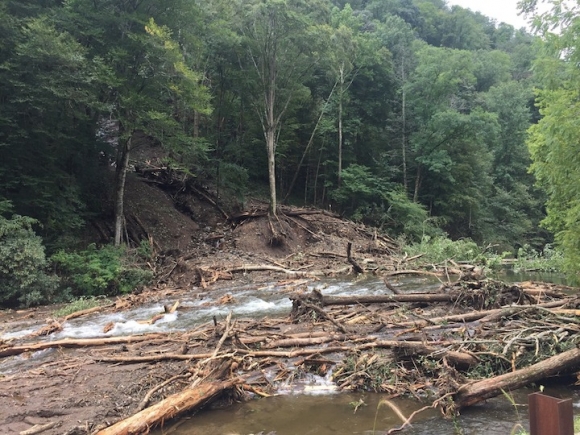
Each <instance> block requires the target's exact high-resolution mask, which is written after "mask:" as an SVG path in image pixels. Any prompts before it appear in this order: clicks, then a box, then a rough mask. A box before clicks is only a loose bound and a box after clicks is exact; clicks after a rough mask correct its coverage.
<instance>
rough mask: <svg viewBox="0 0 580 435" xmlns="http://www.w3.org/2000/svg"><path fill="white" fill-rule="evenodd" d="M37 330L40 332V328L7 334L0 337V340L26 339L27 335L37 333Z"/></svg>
mask: <svg viewBox="0 0 580 435" xmlns="http://www.w3.org/2000/svg"><path fill="white" fill-rule="evenodd" d="M37 330H38V328H27V329H21V330H20V331H12V332H5V333H3V334H2V335H0V339H2V340H10V339H13V338H22V337H26V336H27V335H30V334H32V333H33V332H35V331H37Z"/></svg>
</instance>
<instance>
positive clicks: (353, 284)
mask: <svg viewBox="0 0 580 435" xmlns="http://www.w3.org/2000/svg"><path fill="white" fill-rule="evenodd" d="M501 278H504V279H505V280H508V281H520V280H524V279H526V280H529V279H535V280H539V279H538V278H541V280H544V281H552V282H553V281H557V282H561V277H560V276H557V275H550V276H546V275H541V276H540V275H533V274H532V275H530V274H527V275H517V276H514V275H509V276H505V275H503V276H502V277H501ZM392 284H393V285H395V286H396V287H397V288H398V290H399V291H401V292H411V291H434V290H435V289H436V288H438V287H439V285H440V282H439V281H437V280H433V279H426V278H416V277H415V278H408V277H407V278H401V279H399V280H396V281H395V280H393V283H392ZM306 285H308V289H309V290H311V289H313V288H317V289H319V290H322V291H323V293H324V294H325V295H334V296H342V295H356V294H359V295H363V294H364V295H379V294H384V293H385V287H384V284H383V283H382V282H381V281H380V280H378V279H376V278H374V279H366V280H358V281H356V280H355V281H340V280H328V281H325V282H322V281H321V282H316V283H314V284H312V283H309V284H306V283H304V284H303V286H304V287H306ZM295 286H296V283H295V282H293V283H291V284H290V283H288V284H284V283H273V284H271V285H265V286H263V287H260V288H256V286H255V285H252V284H251V283H247V284H245V285H241V286H236V287H235V288H227V287H225V288H221V289H209V290H207V291H198V292H192V293H191V294H189V295H188V296H187V297H186V298H182V299H181V300H180V307H179V309H178V310H177V312H176V313H173V314H169V315H166V316H165V317H164V318H163V319H162V320H160V321H158V322H156V323H155V324H153V325H150V324H142V323H140V322H139V320H142V319H147V318H150V317H151V316H153V315H154V314H156V313H159V312H160V311H163V305H164V304H172V303H173V302H174V300H173V299H167V300H162V301H159V302H156V303H154V304H150V305H145V306H141V307H138V308H135V309H130V310H127V311H122V312H119V313H108V314H100V315H95V316H92V317H90V318H88V319H86V318H79V319H75V320H71V321H70V322H67V323H66V324H65V325H64V328H63V330H62V331H61V332H59V333H58V334H55V335H54V336H53V337H51V339H55V340H56V339H62V338H65V337H71V338H88V337H104V336H113V335H127V334H135V333H150V332H168V331H182V330H188V329H191V328H193V327H195V326H197V325H200V324H202V323H205V322H208V321H210V320H211V319H212V318H213V317H214V316H215V317H216V318H218V319H220V320H221V319H223V318H225V317H226V316H227V314H228V313H229V312H230V311H231V312H232V313H233V317H234V318H236V317H238V318H239V317H255V318H262V317H265V316H268V317H276V316H285V315H287V314H288V313H289V312H290V309H291V302H290V300H289V299H288V296H289V294H290V293H292V292H293V291H295V289H296V287H295ZM228 295H231V296H232V298H233V299H232V303H229V304H221V305H220V304H218V303H217V301H219V300H220V299H222V298H224V297H228ZM109 322H114V323H115V327H114V328H113V329H112V330H111V331H109V332H107V333H105V332H103V328H104V326H105V325H106V324H108V323H109ZM33 330H34V328H33V327H30V328H27V326H26V324H21V325H20V326H18V325H13V327H12V329H11V330H5V331H3V332H2V333H1V335H0V338H2V339H9V338H12V337H21V336H24V335H27V334H29V333H31V332H33ZM43 352H47V351H43ZM43 352H37V354H36V355H33V357H32V358H31V359H32V360H34V359H42V358H43ZM31 362H32V361H30V363H31ZM23 364H27V362H26V361H22V360H20V359H19V358H10V359H7V360H5V361H3V362H1V363H0V374H8V373H11V372H13V371H15V370H19V369H22V368H23ZM280 392H281V393H282V394H280V395H277V396H274V397H270V398H264V399H260V400H251V401H249V402H246V403H239V404H235V405H233V406H230V407H227V408H225V409H207V410H204V411H202V412H200V413H198V414H197V415H195V416H194V417H192V416H189V417H186V418H184V419H181V420H179V421H178V422H174V423H172V424H170V425H168V426H166V427H165V428H164V429H161V430H157V431H155V432H151V433H152V434H155V435H161V434H164V435H165V434H169V433H172V434H175V435H186V434H187V435H195V434H200V435H201V434H204V435H205V434H215V435H221V434H223V435H226V434H230V435H233V434H239V435H248V434H259V433H263V434H264V435H266V434H268V433H270V432H272V433H275V434H276V435H306V434H317V435H330V434H361V435H370V434H373V432H374V433H375V434H377V435H382V434H385V433H386V431H387V430H388V429H391V428H394V427H397V426H398V425H400V424H401V420H400V418H399V417H397V415H396V413H395V412H394V411H393V410H392V409H391V408H390V407H389V406H387V405H386V404H385V403H382V404H381V405H380V406H379V404H380V403H381V401H382V400H384V396H382V395H379V394H372V393H364V392H360V393H339V392H337V391H336V388H335V387H334V385H333V384H332V382H330V380H329V377H327V378H320V377H314V376H312V377H310V378H307V379H306V380H305V381H303V382H302V383H301V384H296V385H293V386H292V388H290V387H289V388H288V389H286V390H285V389H284V388H282V389H281V390H280ZM530 392H532V390H526V389H521V390H518V391H516V392H513V393H511V397H512V400H513V403H512V402H510V400H508V398H507V397H498V398H495V399H492V400H489V401H487V402H486V403H484V404H482V405H478V406H474V407H472V408H470V409H467V410H465V411H463V413H462V415H461V416H460V417H459V418H457V419H455V420H445V419H443V418H442V417H441V416H440V415H439V414H438V412H437V411H435V410H428V411H426V412H422V413H421V414H419V415H418V416H417V417H416V418H414V419H413V425H412V427H410V428H408V429H406V431H405V433H409V434H421V435H427V434H431V435H448V434H454V433H456V434H464V435H476V434H477V435H484V434H490V435H491V434H494V435H495V434H510V433H517V432H513V430H514V428H517V427H519V426H518V425H522V427H524V428H527V426H528V417H527V405H526V403H527V395H528V394H529V393H530ZM548 392H549V393H550V394H552V395H555V396H557V397H562V398H568V397H571V398H573V400H574V402H575V404H578V405H580V394H578V392H577V391H576V390H574V389H572V388H570V387H569V386H567V385H563V386H555V387H554V386H552V387H550V389H549V390H548ZM355 403H359V404H361V406H359V407H358V408H357V410H356V412H354V404H355ZM391 403H392V404H395V405H396V407H397V408H398V409H400V411H401V413H402V414H403V415H405V416H409V415H410V414H411V413H412V412H413V411H415V410H417V409H419V408H421V407H423V406H424V404H420V403H418V402H417V401H415V400H410V399H395V400H393V401H392V402H391ZM375 419H376V421H375ZM373 428H374V429H375V430H374V431H373Z"/></svg>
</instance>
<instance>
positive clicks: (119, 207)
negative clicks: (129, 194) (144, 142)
mask: <svg viewBox="0 0 580 435" xmlns="http://www.w3.org/2000/svg"><path fill="white" fill-rule="evenodd" d="M132 139H133V134H132V133H131V136H129V139H128V140H127V142H125V144H124V145H123V150H122V151H121V156H120V158H119V166H118V167H117V186H116V192H115V193H116V195H115V246H120V245H121V243H122V242H123V223H124V221H125V212H124V206H125V202H124V198H125V181H126V179H127V167H128V166H129V153H130V152H131V140H132Z"/></svg>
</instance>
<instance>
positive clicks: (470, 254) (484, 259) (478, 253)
mask: <svg viewBox="0 0 580 435" xmlns="http://www.w3.org/2000/svg"><path fill="white" fill-rule="evenodd" d="M403 252H405V253H407V254H408V256H409V257H413V256H415V255H419V254H423V255H422V257H421V259H420V261H421V262H424V263H428V264H441V263H443V262H445V261H446V260H454V261H461V262H469V263H472V264H485V265H487V266H490V267H493V266H499V265H500V264H501V259H502V258H503V257H504V255H505V254H502V255H497V254H494V253H492V252H486V251H485V250H484V249H483V248H482V247H480V246H478V245H477V243H475V242H474V241H472V240H470V239H461V240H451V239H449V238H447V237H443V236H439V237H430V236H424V237H423V238H422V239H421V242H419V243H413V244H407V245H404V246H403Z"/></svg>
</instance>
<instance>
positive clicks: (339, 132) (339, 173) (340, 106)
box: [338, 66, 344, 187]
mask: <svg viewBox="0 0 580 435" xmlns="http://www.w3.org/2000/svg"><path fill="white" fill-rule="evenodd" d="M343 93H344V67H343V66H341V67H340V92H339V93H338V187H340V186H341V184H342V140H343V139H342V96H343Z"/></svg>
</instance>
